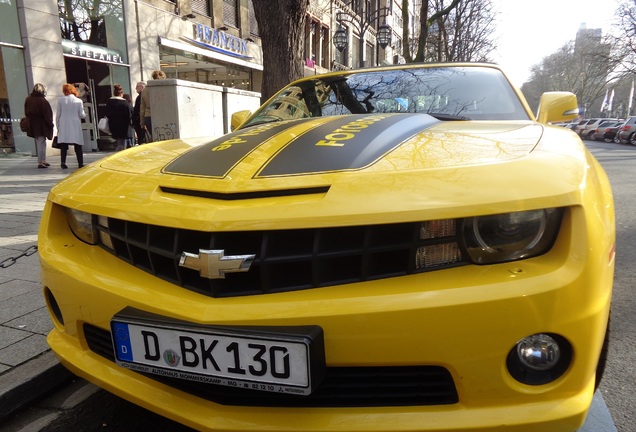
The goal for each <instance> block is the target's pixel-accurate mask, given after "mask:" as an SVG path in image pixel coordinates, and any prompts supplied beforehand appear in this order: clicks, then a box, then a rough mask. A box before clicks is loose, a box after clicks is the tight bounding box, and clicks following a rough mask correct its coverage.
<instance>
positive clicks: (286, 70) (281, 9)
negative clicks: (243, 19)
mask: <svg viewBox="0 0 636 432" xmlns="http://www.w3.org/2000/svg"><path fill="white" fill-rule="evenodd" d="M253 4H254V14H255V16H256V22H257V23H258V30H259V33H260V37H261V43H262V47H263V85H262V88H261V102H265V101H266V100H267V99H269V98H270V97H271V96H272V95H273V94H274V93H276V92H277V91H278V90H280V88H281V87H283V86H284V85H286V84H288V83H289V82H290V81H293V80H295V79H298V78H301V77H302V76H303V75H304V67H303V65H304V61H303V44H304V33H305V21H306V17H307V7H308V5H309V2H308V0H253Z"/></svg>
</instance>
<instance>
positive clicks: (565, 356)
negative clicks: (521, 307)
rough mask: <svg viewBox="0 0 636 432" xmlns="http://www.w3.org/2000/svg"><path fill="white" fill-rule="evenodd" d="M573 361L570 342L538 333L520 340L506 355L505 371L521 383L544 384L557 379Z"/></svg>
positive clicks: (560, 337) (553, 335)
mask: <svg viewBox="0 0 636 432" xmlns="http://www.w3.org/2000/svg"><path fill="white" fill-rule="evenodd" d="M571 361H572V345H570V343H569V342H568V341H567V340H566V339H565V338H564V337H562V336H559V335H556V334H552V333H549V334H548V333H537V334H533V335H530V336H527V337H525V338H523V339H521V340H520V341H519V342H517V344H516V345H515V347H514V348H513V349H511V350H510V353H509V354H508V359H507V362H506V365H507V366H508V371H509V372H510V375H512V376H513V377H514V378H515V379H516V380H517V381H520V382H522V383H524V384H531V385H541V384H547V383H549V382H551V381H554V380H556V379H557V378H559V377H560V376H561V375H563V373H565V371H566V370H567V369H568V367H569V366H570V363H571Z"/></svg>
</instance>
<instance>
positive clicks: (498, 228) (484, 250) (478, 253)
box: [462, 209, 562, 264]
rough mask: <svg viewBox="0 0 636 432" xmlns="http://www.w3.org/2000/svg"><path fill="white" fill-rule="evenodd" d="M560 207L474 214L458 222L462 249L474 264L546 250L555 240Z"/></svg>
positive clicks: (516, 257) (526, 255)
mask: <svg viewBox="0 0 636 432" xmlns="http://www.w3.org/2000/svg"><path fill="white" fill-rule="evenodd" d="M561 215H562V211H561V209H542V210H530V211H523V212H514V213H504V214H497V215H489V216H478V217H473V218H468V219H465V220H464V221H463V222H462V234H463V241H464V246H465V248H466V252H467V253H468V255H469V256H470V258H471V260H472V261H473V262H474V263H476V264H492V263H500V262H506V261H514V260H519V259H525V258H530V257H533V256H537V255H541V254H544V253H546V252H547V251H548V250H550V248H551V247H552V245H553V244H554V241H555V240H556V236H557V234H558V232H559V226H560V225H561Z"/></svg>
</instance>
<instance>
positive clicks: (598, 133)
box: [589, 121, 623, 142]
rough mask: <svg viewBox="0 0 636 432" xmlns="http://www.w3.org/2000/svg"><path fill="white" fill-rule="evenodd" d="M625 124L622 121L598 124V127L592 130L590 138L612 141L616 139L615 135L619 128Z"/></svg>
mask: <svg viewBox="0 0 636 432" xmlns="http://www.w3.org/2000/svg"><path fill="white" fill-rule="evenodd" d="M622 124H623V122H620V121H606V122H603V123H601V124H600V125H598V127H597V128H596V129H594V130H593V131H592V133H591V134H590V135H589V136H590V139H592V140H598V141H605V142H612V141H614V137H615V136H616V132H618V128H619V127H620V126H621V125H622Z"/></svg>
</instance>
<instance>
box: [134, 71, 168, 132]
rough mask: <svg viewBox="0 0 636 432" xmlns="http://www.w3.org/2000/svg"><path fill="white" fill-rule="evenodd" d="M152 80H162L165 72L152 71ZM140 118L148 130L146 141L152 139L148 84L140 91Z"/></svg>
mask: <svg viewBox="0 0 636 432" xmlns="http://www.w3.org/2000/svg"><path fill="white" fill-rule="evenodd" d="M152 79H153V80H164V79H166V74H165V73H164V71H162V70H155V71H153V72H152ZM139 113H140V116H141V118H143V119H144V125H145V126H146V130H147V131H148V142H150V141H152V113H151V112H150V86H146V87H145V88H144V90H143V91H142V92H141V106H140V108H139Z"/></svg>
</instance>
